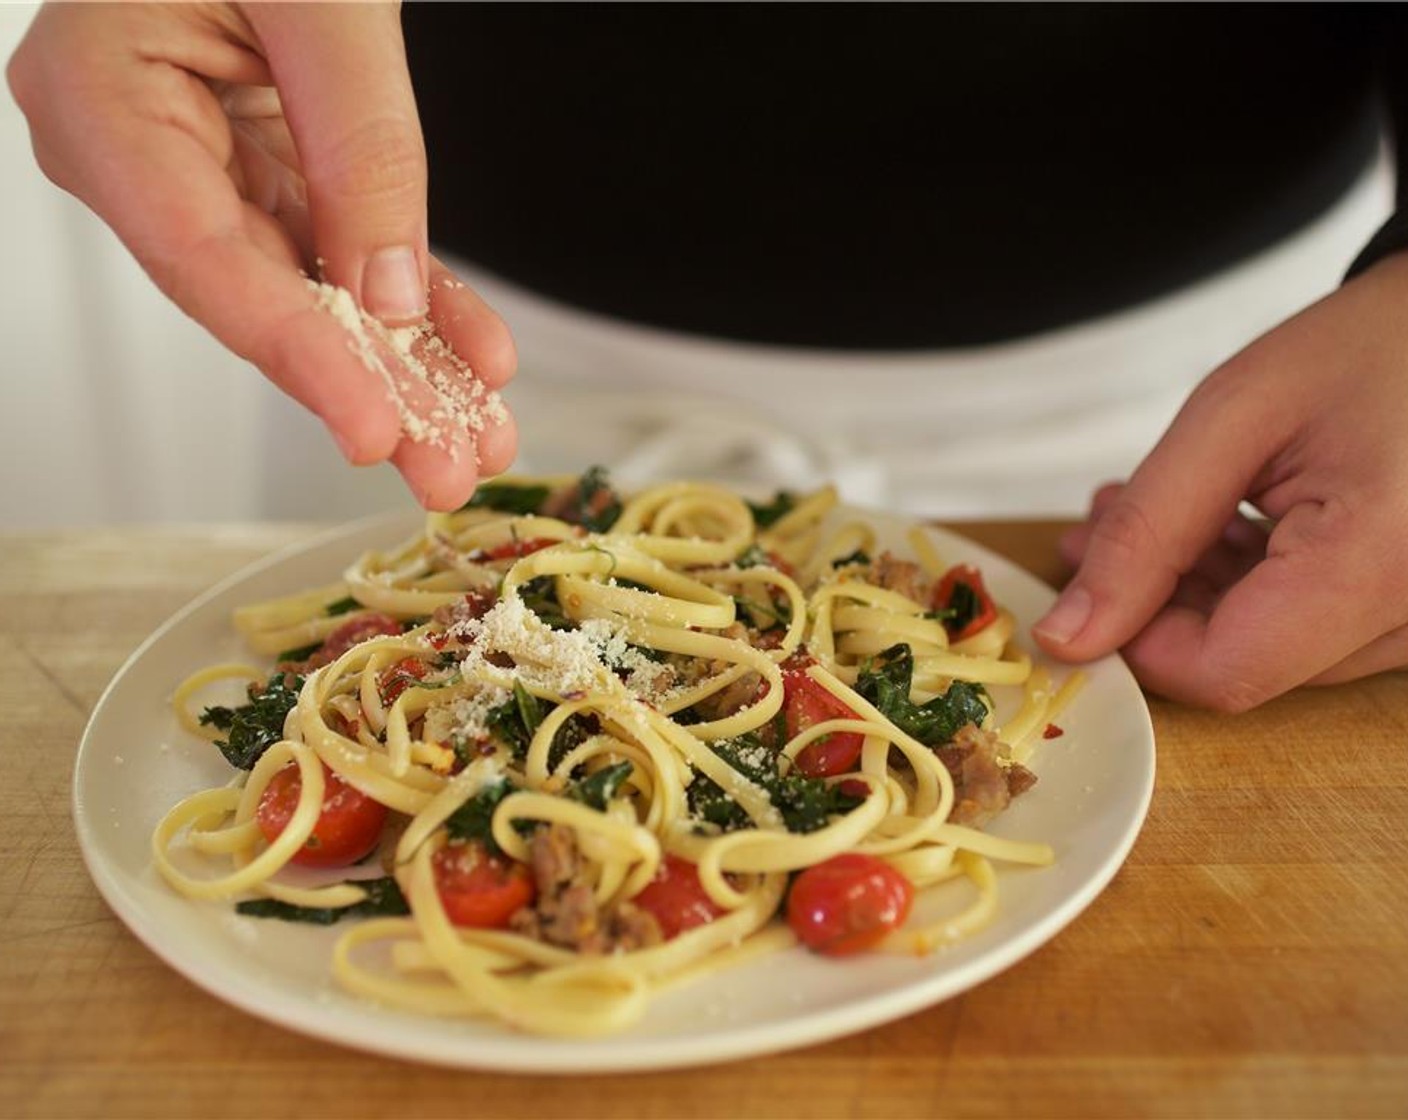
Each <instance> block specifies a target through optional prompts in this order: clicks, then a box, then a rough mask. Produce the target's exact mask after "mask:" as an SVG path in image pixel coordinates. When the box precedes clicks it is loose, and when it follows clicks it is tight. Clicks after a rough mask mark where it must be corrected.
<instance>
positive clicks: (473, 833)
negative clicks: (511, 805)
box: [445, 779, 513, 852]
mask: <svg viewBox="0 0 1408 1120" xmlns="http://www.w3.org/2000/svg"><path fill="white" fill-rule="evenodd" d="M512 792H513V786H511V785H509V783H508V782H506V781H503V780H502V779H501V780H499V781H497V782H492V783H490V784H488V785H485V786H481V787H480V789H479V792H478V793H476V794H475V795H474V796H473V797H471V798H470V799H469V800H468V801H466V802H465V803H464V804H463V805H461V806H460V807H459V808H458V809H456V810H455V811H454V812H453V813H451V814H450V815H449V817H447V818H446V820H445V830H446V831H447V832H448V833H449V834H450V839H451V840H478V841H479V842H481V843H482V844H484V845H486V846H487V847H488V849H489V850H490V851H491V852H497V851H498V850H499V845H498V844H497V843H495V841H494V831H493V824H494V810H495V809H497V808H498V807H499V802H500V801H502V800H503V799H504V798H505V797H507V796H508V795H509V794H510V793H512Z"/></svg>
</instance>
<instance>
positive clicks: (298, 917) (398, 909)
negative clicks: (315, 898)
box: [235, 875, 411, 926]
mask: <svg viewBox="0 0 1408 1120" xmlns="http://www.w3.org/2000/svg"><path fill="white" fill-rule="evenodd" d="M352 885H353V886H357V887H361V888H362V889H363V890H364V891H366V892H367V897H366V898H364V899H362V901H361V902H354V903H353V904H352V905H351V906H295V905H293V904H292V903H290V902H282V901H280V900H279V899H277V898H254V899H249V900H247V901H245V902H239V903H236V904H235V912H236V913H238V914H244V915H245V916H246V917H250V918H278V919H280V920H281V921H285V922H309V923H311V924H313V925H319V926H330V925H332V924H333V923H334V922H336V921H339V920H341V919H342V918H382V917H387V918H391V917H400V916H402V915H405V914H409V913H410V912H411V908H410V907H409V906H408V905H407V904H406V898H405V896H404V895H403V894H402V893H401V888H400V887H398V886H397V885H396V880H395V879H393V878H391V876H389V875H387V876H385V877H383V878H381V879H358V880H356V881H354V882H353V884H352Z"/></svg>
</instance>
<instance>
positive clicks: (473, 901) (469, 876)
mask: <svg viewBox="0 0 1408 1120" xmlns="http://www.w3.org/2000/svg"><path fill="white" fill-rule="evenodd" d="M431 866H432V867H433V868H434V871H435V889H436V890H437V891H438V892H439V894H440V904H441V905H442V906H444V907H445V913H446V914H447V915H449V918H450V921H451V922H452V923H453V924H455V925H457V926H468V927H471V928H473V929H503V928H504V927H505V926H507V925H508V922H509V919H510V918H512V917H513V915H514V914H515V913H516V912H517V911H518V910H520V909H521V908H522V907H524V906H528V905H530V904H531V903H532V902H533V900H534V899H535V898H537V897H538V886H537V884H536V883H535V882H534V880H533V872H532V870H531V869H530V868H529V867H528V865H527V864H526V863H519V862H518V861H517V860H514V859H510V858H509V857H508V856H505V855H500V854H499V853H497V852H490V851H489V849H488V848H486V847H485V846H484V845H483V844H482V843H480V842H479V841H478V840H453V841H451V842H450V843H448V844H446V845H445V846H444V847H443V848H441V849H440V850H439V851H437V852H436V853H435V855H434V856H433V857H431Z"/></svg>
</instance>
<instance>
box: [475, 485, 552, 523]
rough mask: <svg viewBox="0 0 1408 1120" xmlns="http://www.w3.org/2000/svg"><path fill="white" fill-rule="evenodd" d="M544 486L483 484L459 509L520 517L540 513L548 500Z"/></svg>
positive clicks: (546, 489) (547, 491)
mask: <svg viewBox="0 0 1408 1120" xmlns="http://www.w3.org/2000/svg"><path fill="white" fill-rule="evenodd" d="M548 493H549V490H548V488H547V487H546V486H518V485H515V484H514V483H512V482H485V483H483V484H482V485H481V486H480V487H479V489H477V490H476V491H475V492H474V497H472V498H470V499H469V501H467V502H465V504H464V505H463V506H461V507H460V508H461V509H492V510H495V511H496V512H498V513H516V514H519V515H520V516H521V515H524V514H529V513H540V512H541V511H542V508H543V503H544V502H546V501H547V500H548Z"/></svg>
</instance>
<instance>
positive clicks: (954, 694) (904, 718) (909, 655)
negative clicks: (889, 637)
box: [856, 643, 989, 747]
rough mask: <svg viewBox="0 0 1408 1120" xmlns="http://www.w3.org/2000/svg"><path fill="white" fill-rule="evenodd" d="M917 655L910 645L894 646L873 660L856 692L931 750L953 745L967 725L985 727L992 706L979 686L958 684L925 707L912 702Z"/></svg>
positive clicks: (863, 670) (860, 680)
mask: <svg viewBox="0 0 1408 1120" xmlns="http://www.w3.org/2000/svg"><path fill="white" fill-rule="evenodd" d="M913 679H914V653H913V651H912V650H911V649H910V648H909V646H908V645H905V644H903V643H901V644H900V645H894V646H891V647H890V648H889V649H886V650H884V651H882V652H881V653H879V654H877V655H876V656H875V657H874V658H872V659H871V660H870V661H869V662H868V663H867V664H866V665H865V666H864V667H863V668H862V670H861V673H860V676H859V678H858V679H857V680H856V691H857V692H858V693H860V695H861V696H863V697H864V698H865V699H867V700H869V701H870V702H871V703H872V704H874V705H875V707H876V708H878V709H879V710H880V713H881V715H883V716H885V717H886V718H887V719H889V720H890V721H891V722H892V723H894V725H895V726H896V727H898V728H899V729H900V730H901V731H904V732H905V733H906V734H909V735H912V736H913V737H914V738H916V739H918V740H919V741H920V742H921V743H923V744H924V745H925V746H928V747H936V746H941V745H943V744H944V743H947V742H949V741H950V740H951V739H952V738H953V737H954V735H955V734H956V733H957V732H958V730H959V728H961V727H963V726H964V725H965V724H969V723H975V724H979V725H981V724H982V722H983V720H985V719H986V718H987V715H988V710H989V705H988V701H987V697H986V694H985V693H984V691H983V689H982V688H981V687H980V686H979V685H975V684H971V683H969V682H968V681H954V682H953V684H951V685H950V686H949V689H948V691H947V692H945V693H944V694H943V695H942V696H936V697H934V698H933V699H932V700H930V701H928V703H925V704H916V703H914V701H913V700H911V699H910V695H909V690H910V684H911V682H912V681H913Z"/></svg>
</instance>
